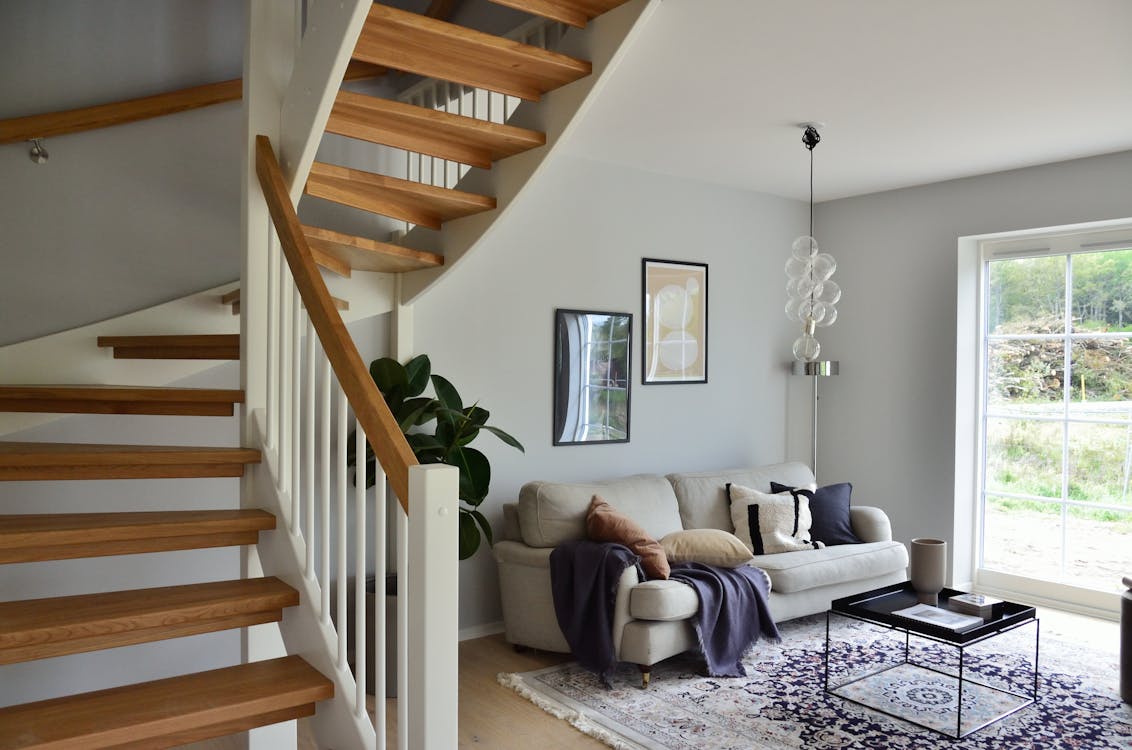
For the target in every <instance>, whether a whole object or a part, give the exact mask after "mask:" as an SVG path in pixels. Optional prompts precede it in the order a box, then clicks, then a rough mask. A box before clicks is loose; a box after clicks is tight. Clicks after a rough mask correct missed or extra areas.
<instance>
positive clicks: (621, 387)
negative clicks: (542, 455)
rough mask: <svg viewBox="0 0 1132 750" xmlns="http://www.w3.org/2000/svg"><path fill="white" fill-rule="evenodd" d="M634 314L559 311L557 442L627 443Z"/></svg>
mask: <svg viewBox="0 0 1132 750" xmlns="http://www.w3.org/2000/svg"><path fill="white" fill-rule="evenodd" d="M632 332H633V316H632V315H631V314H629V313H616V312H595V311H590V310H557V311H556V312H555V316H554V435H553V438H554V444H555V445H589V444H594V443H627V442H629V391H630V384H631V383H632V378H631V377H630V375H629V363H630V361H631V359H632V357H631V355H630V352H632Z"/></svg>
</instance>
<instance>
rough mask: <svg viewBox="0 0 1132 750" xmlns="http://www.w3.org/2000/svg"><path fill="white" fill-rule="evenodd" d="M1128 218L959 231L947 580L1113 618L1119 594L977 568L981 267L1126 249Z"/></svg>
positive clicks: (1131, 229)
mask: <svg viewBox="0 0 1132 750" xmlns="http://www.w3.org/2000/svg"><path fill="white" fill-rule="evenodd" d="M1129 239H1132V219H1119V220H1112V221H1102V222H1091V223H1088V224H1076V225H1068V226H1060V227H1047V228H1042V229H1032V230H1025V231H1019V232H1002V233H996V234H986V235H976V236H970V237H961V238H959V241H958V253H959V258H958V268H957V271H958V274H957V279H958V286H957V290H956V349H955V362H956V373H955V375H956V376H955V384H956V392H955V497H954V511H955V512H954V518H955V529H954V536H953V539H954V540H955V545H954V547H955V549H954V557H953V581H954V582H955V585H956V586H957V587H959V588H972V589H976V590H978V591H983V592H986V593H990V594H994V595H997V596H1001V597H1003V598H1009V599H1015V600H1019V601H1026V602H1031V603H1034V604H1039V605H1045V606H1053V607H1058V608H1062V609H1069V610H1073V611H1077V612H1082V613H1085V614H1091V615H1094V616H1101V617H1108V618H1110V619H1112V618H1116V617H1118V616H1119V611H1120V595H1119V594H1117V593H1109V592H1103V591H1096V590H1093V589H1085V588H1081V587H1077V586H1070V585H1067V584H1062V583H1054V582H1048V581H1037V580H1035V579H1031V578H1026V577H1022V576H1018V575H1012V574H1008V573H1002V572H1000V571H992V570H983V569H980V568H979V553H980V550H981V546H982V542H981V540H982V534H983V529H982V503H981V498H982V489H983V476H982V470H983V454H982V451H983V440H984V434H983V427H984V425H985V423H986V420H985V418H986V402H985V388H984V377H985V371H986V366H987V362H986V347H985V342H984V338H983V333H984V330H985V327H986V312H987V303H986V290H987V284H986V269H987V263H988V262H989V261H991V260H998V259H1008V258H1009V259H1013V258H1035V257H1042V256H1057V255H1066V254H1073V253H1080V252H1089V251H1103V250H1105V249H1118V248H1119V247H1127V246H1128V240H1129Z"/></svg>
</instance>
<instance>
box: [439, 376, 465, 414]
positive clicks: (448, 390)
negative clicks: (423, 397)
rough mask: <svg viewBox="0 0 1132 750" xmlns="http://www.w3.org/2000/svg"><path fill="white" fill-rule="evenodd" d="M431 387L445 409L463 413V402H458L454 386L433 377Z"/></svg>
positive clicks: (440, 378)
mask: <svg viewBox="0 0 1132 750" xmlns="http://www.w3.org/2000/svg"><path fill="white" fill-rule="evenodd" d="M432 387H433V390H435V391H436V397H437V398H438V399H440V403H442V404H444V406H445V408H447V409H452V410H454V411H458V412H463V410H464V402H463V401H461V400H460V393H459V391H457V390H456V387H455V386H454V385H452V384H451V383H449V382H448V381H447V380H446V379H444V378H442V377H441V376H439V375H433V376H432Z"/></svg>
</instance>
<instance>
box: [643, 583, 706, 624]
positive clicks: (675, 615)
mask: <svg viewBox="0 0 1132 750" xmlns="http://www.w3.org/2000/svg"><path fill="white" fill-rule="evenodd" d="M699 608H700V598H699V597H698V596H696V590H695V589H693V588H692V587H691V586H689V585H688V584H686V583H681V582H680V581H645V582H644V583H638V584H637V585H636V586H634V587H633V590H632V591H631V592H629V614H630V615H631V616H632V617H634V618H636V619H638V620H662V621H666V620H685V619H687V618H689V617H691V616H692V615H694V614H696V610H697V609H699Z"/></svg>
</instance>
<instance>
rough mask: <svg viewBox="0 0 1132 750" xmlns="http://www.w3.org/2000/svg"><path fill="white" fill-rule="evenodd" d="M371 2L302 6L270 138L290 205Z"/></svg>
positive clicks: (295, 200)
mask: <svg viewBox="0 0 1132 750" xmlns="http://www.w3.org/2000/svg"><path fill="white" fill-rule="evenodd" d="M372 5H373V2H372V0H340V1H339V2H321V3H309V4H308V5H307V20H306V30H305V31H304V33H303V39H302V43H301V45H300V47H299V51H298V55H297V56H296V58H295V67H294V70H293V71H292V73H291V81H290V83H289V84H288V85H287V90H286V92H285V93H284V94H283V106H282V109H281V110H280V133H279V139H278V140H277V141H276V142H277V143H278V144H279V145H278V147H277V148H278V151H279V164H280V166H281V167H282V168H283V175H284V178H285V179H286V181H287V189H288V190H289V191H290V194H291V201H292V202H293V203H295V204H296V205H297V204H298V202H299V198H300V197H302V193H303V185H304V184H305V183H306V181H307V175H308V174H309V173H310V169H311V164H313V163H314V157H315V153H317V151H318V146H319V143H321V142H322V135H323V133H324V132H325V131H326V122H327V120H329V119H330V110H331V109H332V108H333V107H334V99H335V97H336V96H337V95H338V90H339V88H340V87H341V85H342V79H343V77H344V76H345V75H346V66H347V65H349V64H350V55H351V53H352V52H353V51H354V47H355V45H357V43H358V37H359V36H360V35H361V33H362V27H363V26H364V25H365V21H366V15H367V13H368V12H369V9H370V7H371V6H372Z"/></svg>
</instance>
